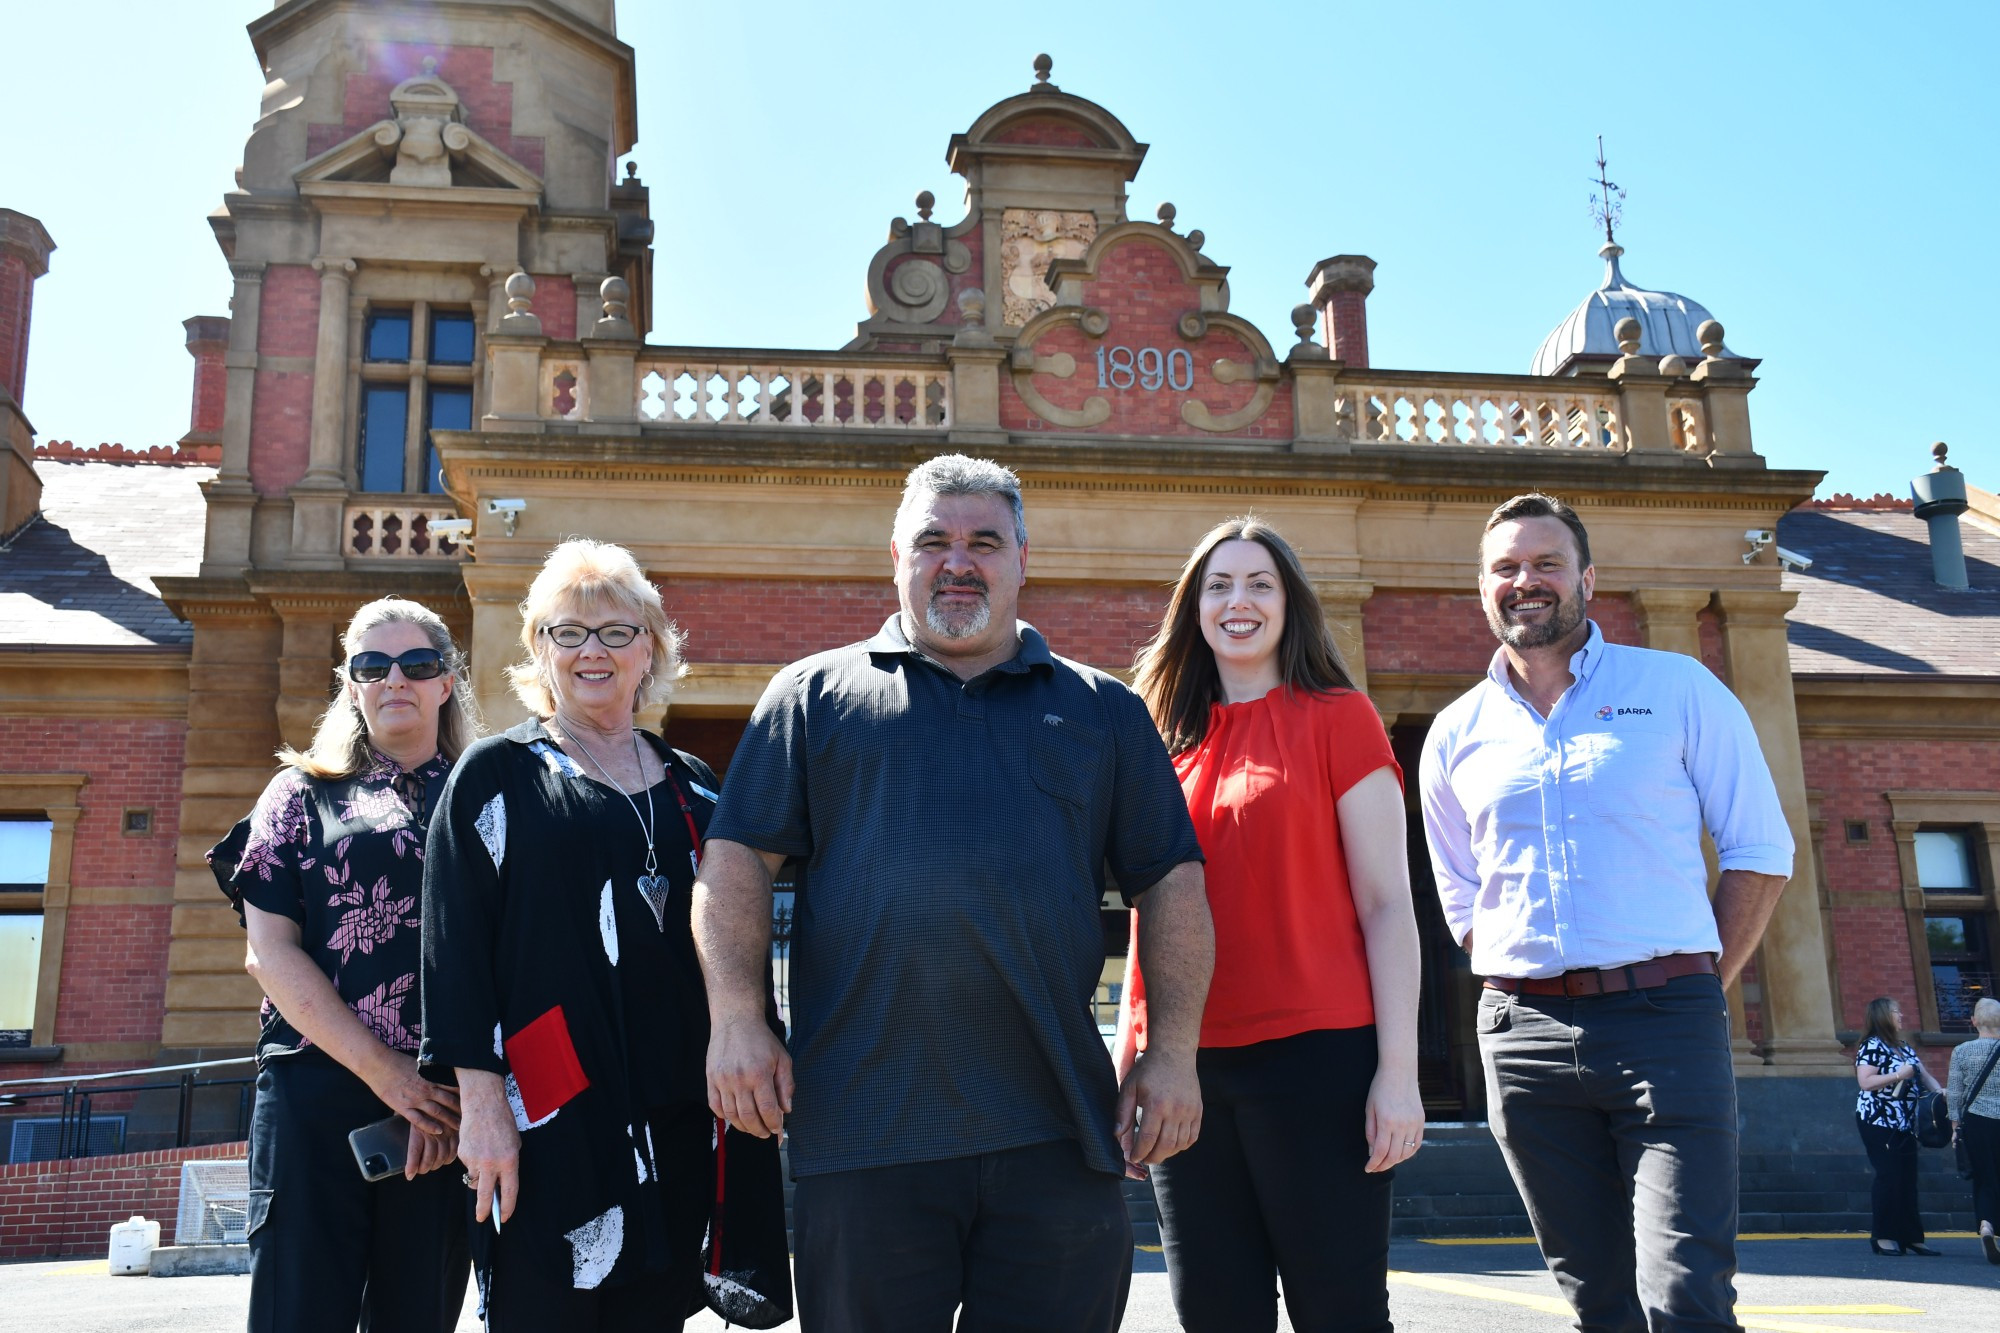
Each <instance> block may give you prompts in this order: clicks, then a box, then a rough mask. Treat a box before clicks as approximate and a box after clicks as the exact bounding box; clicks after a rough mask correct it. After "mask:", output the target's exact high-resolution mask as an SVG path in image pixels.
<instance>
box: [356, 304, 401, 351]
mask: <svg viewBox="0 0 2000 1333" xmlns="http://www.w3.org/2000/svg"><path fill="white" fill-rule="evenodd" d="M365 341H366V342H367V345H368V350H367V352H366V353H365V355H366V357H367V359H368V360H370V361H408V360H409V359H410V312H409V311H407V310H377V311H375V312H374V313H372V314H370V315H369V316H368V336H367V338H366V340H365Z"/></svg>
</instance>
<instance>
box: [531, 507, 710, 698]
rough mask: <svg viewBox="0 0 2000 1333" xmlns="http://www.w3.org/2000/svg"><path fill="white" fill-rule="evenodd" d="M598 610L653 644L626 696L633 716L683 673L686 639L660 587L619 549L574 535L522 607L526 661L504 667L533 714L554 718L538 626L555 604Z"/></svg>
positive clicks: (549, 561)
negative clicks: (647, 664) (647, 663)
mask: <svg viewBox="0 0 2000 1333" xmlns="http://www.w3.org/2000/svg"><path fill="white" fill-rule="evenodd" d="M566 603H567V604H568V605H570V606H571V607H582V606H592V607H602V608H605V609H608V610H615V611H618V612H621V613H623V614H625V615H628V616H630V617H632V619H633V621H635V622H636V623H637V624H639V625H640V626H641V627H643V628H644V629H645V631H646V637H647V638H649V639H651V640H652V643H653V665H652V667H651V668H650V669H649V670H648V671H647V672H646V674H645V675H644V676H642V677H640V680H639V688H638V689H637V690H635V691H633V693H632V711H633V712H635V713H636V712H638V711H639V710H640V709H642V708H645V707H647V706H649V705H651V704H655V703H658V702H660V701H661V700H663V699H665V698H666V697H667V696H668V695H669V694H671V693H673V688H674V682H675V681H677V680H679V679H680V678H681V677H682V676H684V675H686V674H687V664H686V663H685V662H684V661H682V659H681V645H682V644H683V643H684V642H685V641H686V639H687V636H686V635H684V634H682V633H681V631H680V628H679V627H678V626H677V625H675V624H674V622H673V621H671V620H669V619H667V610H666V608H665V607H664V606H662V605H661V604H660V590H659V589H658V588H656V587H654V586H653V581H652V580H651V579H649V578H647V577H646V575H645V572H644V571H643V570H641V569H640V568H639V562H638V561H637V560H634V559H633V558H632V553H631V552H630V551H628V550H626V549H625V548H624V547H622V546H615V545H613V544H612V543H610V542H599V541H592V540H590V539H589V538H588V537H572V538H570V539H569V540H568V541H566V542H564V543H563V544H562V545H560V546H558V547H556V548H555V549H554V550H553V551H550V552H549V558H548V559H546V560H544V561H543V562H542V572H541V573H539V574H537V575H535V581H534V582H533V583H531V584H529V585H528V596H527V598H526V600H524V601H523V602H522V603H521V646H522V647H523V648H526V649H527V650H528V656H527V660H526V661H522V662H516V663H515V664H514V665H513V666H510V667H508V668H507V683H508V684H509V685H512V686H513V687H514V697H515V698H517V699H519V700H520V701H521V702H522V703H523V704H525V705H527V707H528V711H530V712H532V713H533V714H535V716H537V717H543V718H548V717H554V716H555V711H556V696H555V689H554V687H553V685H551V683H550V681H549V673H548V668H547V665H546V664H545V663H544V661H543V660H542V643H543V635H542V627H543V626H544V625H546V624H548V622H549V618H550V617H551V616H553V615H554V614H555V612H556V609H557V608H558V607H561V606H563V605H564V604H566Z"/></svg>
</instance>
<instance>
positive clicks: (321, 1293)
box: [208, 597, 477, 1333]
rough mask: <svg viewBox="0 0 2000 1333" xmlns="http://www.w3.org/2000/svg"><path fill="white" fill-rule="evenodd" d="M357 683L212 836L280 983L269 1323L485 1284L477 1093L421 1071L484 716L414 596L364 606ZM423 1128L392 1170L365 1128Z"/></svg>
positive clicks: (263, 1101)
mask: <svg viewBox="0 0 2000 1333" xmlns="http://www.w3.org/2000/svg"><path fill="white" fill-rule="evenodd" d="M341 642H342V644H343V646H344V647H345V649H346V652H347V659H346V661H345V662H344V663H343V664H342V665H341V667H340V676H341V685H340V693H339V694H338V695H336V696H335V698H334V701H333V704H332V706H331V707H329V708H328V709H327V710H326V713H325V715H324V716H322V717H321V718H320V720H319V725H318V728H317V729H316V730H315V732H314V734H313V741H312V745H311V746H310V747H308V748H307V749H306V750H305V751H304V752H300V751H297V750H293V749H289V748H287V749H284V750H281V751H279V753H278V757H279V758H280V759H281V760H283V761H284V763H285V767H284V769H283V770H281V771H280V772H279V773H278V775H277V776H276V777H274V778H272V779H271V782H270V785H269V786H267V787H266V788H265V789H264V794H263V796H262V797H260V798H259V799H258V801H257V807H256V809H255V810H254V811H252V813H251V814H250V816H249V818H247V819H245V820H244V821H243V822H242V823H240V824H238V825H237V826H236V828H235V830H234V831H232V832H231V833H230V835H229V836H228V837H227V838H225V839H223V841H222V842H221V843H219V844H217V845H216V847H215V848H214V849H213V850H211V851H210V852H209V854H208V855H209V863H210V866H211V867H212V868H213V870H214V872H215V877H216V880H217V881H218V882H219V883H220V884H221V885H222V890H223V892H224V893H227V894H228V895H229V898H230V901H231V902H233V903H234V904H235V905H236V909H237V911H238V912H239V913H240V914H241V915H242V918H243V925H244V929H245V930H246V931H247V932H248V934H249V943H250V947H249V952H248V956H247V959H246V961H245V964H244V966H245V967H246V968H247V969H248V971H249V973H250V975H251V976H253V977H255V978H256V979H257V983H258V985H260V986H262V987H263V988H264V995H265V1001H264V1008H263V1031H262V1033H261V1034H260V1035H259V1037H258V1040H257V1105H256V1111H255V1113H254V1115H253V1117H252V1119H251V1124H250V1328H251V1330H252V1333H266V1331H267V1330H268V1331H269V1333H299V1331H300V1330H308V1331H314V1330H324V1331H325V1333H353V1330H354V1327H355V1323H356V1321H357V1320H359V1321H360V1322H361V1326H362V1327H364V1328H367V1329H371V1330H373V1331H374V1333H401V1331H402V1330H407V1331H408V1333H448V1331H449V1330H450V1329H452V1328H453V1327H455V1326H456V1325H457V1323H458V1312H459V1306H460V1305H461V1304H462V1303H463V1301H464V1299H465V1279H466V1271H467V1267H468V1258H467V1250H466V1241H465V1223H464V1213H465V1192H464V1190H463V1188H461V1186H460V1184H459V1180H458V1172H456V1171H442V1170H439V1168H441V1167H443V1166H446V1165H447V1164H449V1163H450V1162H451V1161H452V1159H453V1158H454V1157H455V1156H456V1155H457V1143H458V1125H459V1119H458V1090H457V1089H456V1088H453V1087H451V1086H449V1085H444V1084H438V1083H434V1082H432V1081H430V1080H429V1079H427V1078H425V1077H424V1075H423V1074H422V1073H421V1072H420V1071H419V1070H418V1068H417V1058H416V1056H417V1045H418V1040H419V1035H420V1030H419V1027H418V1021H417V987H416V983H417V971H418V953H419V933H418V925H419V912H418V903H419V902H420V900H421V898H422V895H423V873H424V832H425V825H426V823H427V821H428V820H429V818H430V814H431V811H432V809H433V807H434V806H435V805H436V803H437V799H438V794H439V792H440V791H442V790H443V788H444V785H445V776H446V774H448V773H449V772H450V771H451V766H452V762H453V761H454V760H455V759H457V757H458V755H459V753H460V751H462V750H463V749H464V748H465V747H466V745H468V744H469V743H470V742H471V741H472V738H473V736H474V735H475V734H476V727H475V724H474V721H473V719H474V718H475V717H476V716H477V713H476V711H475V709H474V707H473V704H472V698H471V694H470V693H469V692H468V691H467V690H466V688H465V686H464V684H463V680H464V675H463V671H462V669H461V667H462V664H461V662H460V660H459V656H458V650H457V649H456V648H455V647H454V646H453V644H452V641H451V631H450V630H448V629H446V628H445V624H444V622H443V621H442V620H440V619H438V617H437V616H436V615H435V614H434V613H433V612H431V611H429V610H427V609H426V608H424V607H422V606H419V605H418V604H417V603H415V602H410V601H404V600H403V599H402V598H399V597H385V598H383V599H381V600H380V601H375V602H370V603H368V604H367V605H366V606H364V607H362V608H361V609H360V610H359V611H357V612H355V614H354V619H353V620H352V621H350V622H349V624H348V626H347V632H346V633H345V634H344V635H342V637H341ZM392 1115H394V1116H401V1117H402V1118H403V1119H404V1120H406V1121H407V1122H409V1146H408V1152H407V1161H406V1164H405V1165H404V1167H403V1169H402V1172H401V1173H400V1174H399V1175H395V1176H391V1177H389V1178H388V1179H386V1180H380V1181H376V1182H374V1183H372V1184H371V1183H370V1182H369V1181H367V1180H365V1179H363V1177H362V1175H361V1170H360V1167H359V1166H358V1165H357V1164H356V1162H355V1159H354V1154H353V1153H352V1152H351V1151H349V1148H348V1143H347V1135H348V1133H349V1132H350V1131H352V1130H356V1129H360V1128H361V1127H362V1126H364V1125H369V1124H373V1123H374V1122H376V1121H379V1120H383V1119H386V1118H388V1117H390V1116H392Z"/></svg>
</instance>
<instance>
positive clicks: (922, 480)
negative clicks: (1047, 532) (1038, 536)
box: [895, 454, 1028, 546]
mask: <svg viewBox="0 0 2000 1333" xmlns="http://www.w3.org/2000/svg"><path fill="white" fill-rule="evenodd" d="M943 495H997V496H999V497H1000V498H1001V499H1003V500H1005V501H1006V502H1007V504H1008V506H1009V507H1010V508H1011V509H1013V511H1014V542H1015V544H1016V545H1018V546H1026V545H1027V544H1028V515H1027V512H1026V511H1025V510H1024V509H1023V508H1022V506H1021V479H1020V478H1019V477H1017V476H1015V475H1014V471H1013V469H1012V468H1005V467H1002V466H1000V465H999V464H998V463H996V462H994V461H993V460H992V459H990V458H968V457H966V456H965V455H964V454H939V455H938V456H937V457H936V458H933V459H931V460H930V461H929V462H927V463H919V464H917V465H916V466H915V467H913V468H911V469H910V475H909V476H907V477H905V478H904V479H903V502H902V503H901V504H899V505H897V506H896V528H895V535H896V536H897V537H899V538H900V537H901V536H902V535H903V530H904V525H905V524H906V523H907V522H908V521H909V520H910V518H911V516H912V515H913V514H915V513H916V512H917V511H919V510H921V509H922V508H924V507H925V506H926V505H927V504H929V503H930V501H932V500H934V499H936V498H937V497H939V496H943Z"/></svg>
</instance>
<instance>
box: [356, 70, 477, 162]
mask: <svg viewBox="0 0 2000 1333" xmlns="http://www.w3.org/2000/svg"><path fill="white" fill-rule="evenodd" d="M436 71H437V61H436V59H435V58H433V57H430V56H426V57H425V58H424V72H423V73H422V74H419V75H418V76H417V77H416V78H414V79H405V80H403V81H402V82H401V83H399V84H397V85H396V87H395V89H394V90H393V91H391V92H390V94H389V105H391V106H392V107H394V108H395V109H396V118H395V120H393V121H385V122H384V123H383V124H382V125H381V127H380V128H378V129H377V130H376V131H375V143H376V144H377V146H378V147H380V148H381V149H382V150H383V151H384V152H385V153H386V152H387V151H388V150H389V149H391V148H393V149H395V150H396V165H395V166H394V167H393V168H392V169H391V170H390V172H389V183H390V184H391V185H450V184H451V155H452V154H453V153H463V152H464V151H465V150H466V149H467V148H469V147H470V146H471V145H472V133H471V131H469V130H467V129H466V128H465V126H464V125H462V124H460V123H459V103H458V94H457V93H455V92H453V91H452V90H451V87H450V86H449V85H448V84H446V83H445V82H444V81H443V80H442V79H440V78H438V77H437V74H436Z"/></svg>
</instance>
